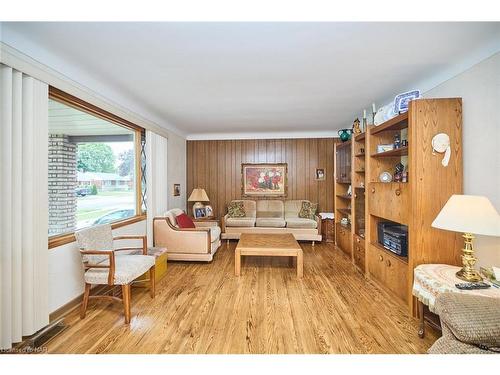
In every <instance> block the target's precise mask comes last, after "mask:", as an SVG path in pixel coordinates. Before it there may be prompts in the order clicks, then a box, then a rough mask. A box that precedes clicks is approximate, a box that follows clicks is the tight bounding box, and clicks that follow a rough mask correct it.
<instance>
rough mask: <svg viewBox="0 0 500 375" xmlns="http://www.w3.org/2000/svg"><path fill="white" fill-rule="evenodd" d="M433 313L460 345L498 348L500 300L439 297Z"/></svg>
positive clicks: (447, 295)
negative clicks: (436, 313)
mask: <svg viewBox="0 0 500 375" xmlns="http://www.w3.org/2000/svg"><path fill="white" fill-rule="evenodd" d="M436 311H437V312H438V313H439V317H440V319H441V321H442V323H443V324H445V325H446V326H447V327H448V328H449V329H450V331H451V332H452V333H453V335H454V336H455V337H456V338H457V339H458V340H459V341H462V342H464V343H466V344H474V345H484V346H486V347H489V348H500V299H498V298H490V297H484V296H475V295H470V294H462V293H442V294H440V295H439V296H438V297H437V299H436Z"/></svg>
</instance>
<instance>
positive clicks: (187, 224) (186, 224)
mask: <svg viewBox="0 0 500 375" xmlns="http://www.w3.org/2000/svg"><path fill="white" fill-rule="evenodd" d="M175 220H176V221H177V225H178V226H179V228H196V226H195V225H194V222H193V219H191V218H190V217H189V216H188V215H186V214H185V213H184V212H183V213H182V214H180V215H177V216H176V217H175Z"/></svg>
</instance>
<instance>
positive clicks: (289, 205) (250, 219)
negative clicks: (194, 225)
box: [221, 199, 321, 245]
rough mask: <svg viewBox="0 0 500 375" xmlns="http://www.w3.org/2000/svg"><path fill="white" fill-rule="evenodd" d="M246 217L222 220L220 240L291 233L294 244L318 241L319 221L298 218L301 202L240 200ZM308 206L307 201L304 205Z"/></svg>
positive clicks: (317, 217)
mask: <svg viewBox="0 0 500 375" xmlns="http://www.w3.org/2000/svg"><path fill="white" fill-rule="evenodd" d="M236 201H237V202H243V207H244V209H245V217H237V218H236V217H235V218H231V217H229V216H228V215H225V216H224V217H223V218H222V222H221V227H222V235H221V237H222V239H225V240H232V239H239V238H240V235H241V234H242V233H292V234H293V235H294V236H295V238H296V239H297V240H305V241H313V245H314V241H321V219H320V217H319V216H316V217H315V219H314V220H312V219H303V218H299V211H300V209H301V207H302V202H304V200H286V201H281V200H257V201H255V200H250V199H241V200H236ZM306 202H307V201H306Z"/></svg>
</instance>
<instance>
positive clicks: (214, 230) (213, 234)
mask: <svg viewBox="0 0 500 375" xmlns="http://www.w3.org/2000/svg"><path fill="white" fill-rule="evenodd" d="M209 228H210V240H211V242H215V241H218V240H219V237H220V232H221V230H220V227H219V226H218V225H214V226H213V227H209Z"/></svg>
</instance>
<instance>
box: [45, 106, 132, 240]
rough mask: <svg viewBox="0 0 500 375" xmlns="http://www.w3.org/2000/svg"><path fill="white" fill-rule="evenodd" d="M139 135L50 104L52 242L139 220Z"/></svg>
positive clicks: (76, 110)
mask: <svg viewBox="0 0 500 375" xmlns="http://www.w3.org/2000/svg"><path fill="white" fill-rule="evenodd" d="M135 134H136V132H135V131H134V130H132V129H128V128H126V127H123V126H120V125H117V124H115V123H112V122H110V121H106V120H103V119H101V118H99V117H96V116H93V115H91V114H89V113H87V112H83V111H80V110H78V109H75V108H73V107H70V106H68V105H66V104H63V103H60V102H58V101H55V100H52V99H51V100H49V236H54V235H58V234H63V233H71V232H74V231H75V230H78V229H81V228H85V227H88V226H92V225H97V224H104V223H111V222H115V221H119V220H123V219H126V218H128V217H131V216H134V215H135V214H136V212H135V211H136V193H135V187H136V184H135V176H136V173H135V153H136V150H135V140H134V137H135ZM138 152H140V150H139V151H138Z"/></svg>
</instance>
